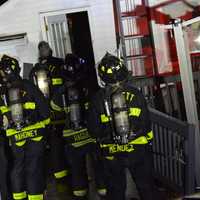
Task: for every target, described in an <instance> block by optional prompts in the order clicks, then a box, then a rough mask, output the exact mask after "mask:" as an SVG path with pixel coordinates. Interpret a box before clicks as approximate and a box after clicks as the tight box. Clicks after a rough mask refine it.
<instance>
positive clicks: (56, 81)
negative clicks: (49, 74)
mask: <svg viewBox="0 0 200 200" xmlns="http://www.w3.org/2000/svg"><path fill="white" fill-rule="evenodd" d="M51 81H52V85H62V84H63V80H62V78H52V79H51Z"/></svg>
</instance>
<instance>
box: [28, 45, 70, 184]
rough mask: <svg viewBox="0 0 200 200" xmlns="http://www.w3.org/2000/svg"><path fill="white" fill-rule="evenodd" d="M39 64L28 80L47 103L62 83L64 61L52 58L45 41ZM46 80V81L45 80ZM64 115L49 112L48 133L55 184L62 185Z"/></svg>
mask: <svg viewBox="0 0 200 200" xmlns="http://www.w3.org/2000/svg"><path fill="white" fill-rule="evenodd" d="M38 49H39V63H37V64H36V65H35V66H34V68H33V69H32V70H31V72H30V75H29V78H30V80H31V81H33V82H34V83H35V84H36V85H37V86H38V88H39V89H40V90H41V91H42V93H43V94H44V96H45V97H46V99H47V100H48V102H49V103H50V100H51V97H52V95H53V94H54V92H55V91H56V90H57V88H58V87H59V86H61V85H62V84H63V82H64V76H63V75H62V74H63V71H62V70H63V65H64V61H63V60H62V59H60V58H56V57H53V56H52V49H51V48H50V46H49V44H48V43H47V42H45V41H41V42H40V43H39V45H38ZM45 79H46V80H45ZM64 116H65V115H64V113H62V112H56V111H53V110H51V126H50V127H49V129H48V132H49V144H50V157H51V162H52V165H53V166H52V167H53V174H54V177H55V179H56V180H57V183H62V182H63V180H64V178H65V177H66V176H67V175H68V170H66V169H65V162H64V160H63V158H64V143H63V140H62V130H63V126H64Z"/></svg>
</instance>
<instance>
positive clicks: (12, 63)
mask: <svg viewBox="0 0 200 200" xmlns="http://www.w3.org/2000/svg"><path fill="white" fill-rule="evenodd" d="M19 73H20V67H19V62H18V61H17V60H16V59H15V58H12V57H10V56H7V55H3V57H2V58H1V61H0V76H1V78H2V79H4V80H6V81H12V80H14V77H18V76H19Z"/></svg>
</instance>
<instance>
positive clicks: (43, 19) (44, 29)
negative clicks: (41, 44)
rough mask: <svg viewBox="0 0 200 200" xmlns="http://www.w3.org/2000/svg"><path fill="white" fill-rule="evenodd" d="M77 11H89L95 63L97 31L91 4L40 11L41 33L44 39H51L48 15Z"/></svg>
mask: <svg viewBox="0 0 200 200" xmlns="http://www.w3.org/2000/svg"><path fill="white" fill-rule="evenodd" d="M76 12H87V13H88V22H89V27H90V34H91V40H92V41H91V43H92V48H93V53H94V60H95V63H96V62H97V60H96V58H97V55H96V51H95V49H96V47H95V42H94V38H95V34H94V33H95V31H94V28H95V27H94V21H93V20H92V19H93V15H92V9H91V6H85V7H79V8H69V9H62V10H54V11H46V12H40V13H39V17H40V26H41V33H42V39H43V40H45V41H49V39H48V37H49V36H48V32H47V22H46V17H48V16H54V15H62V14H66V15H67V14H71V13H76Z"/></svg>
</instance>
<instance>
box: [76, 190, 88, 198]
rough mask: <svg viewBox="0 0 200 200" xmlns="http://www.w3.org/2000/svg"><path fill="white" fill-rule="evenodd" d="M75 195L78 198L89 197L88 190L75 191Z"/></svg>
mask: <svg viewBox="0 0 200 200" xmlns="http://www.w3.org/2000/svg"><path fill="white" fill-rule="evenodd" d="M73 194H74V196H77V197H84V196H86V195H87V190H86V189H85V190H74V191H73Z"/></svg>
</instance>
